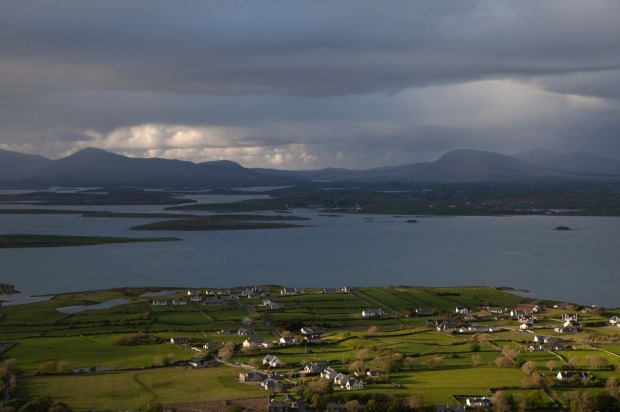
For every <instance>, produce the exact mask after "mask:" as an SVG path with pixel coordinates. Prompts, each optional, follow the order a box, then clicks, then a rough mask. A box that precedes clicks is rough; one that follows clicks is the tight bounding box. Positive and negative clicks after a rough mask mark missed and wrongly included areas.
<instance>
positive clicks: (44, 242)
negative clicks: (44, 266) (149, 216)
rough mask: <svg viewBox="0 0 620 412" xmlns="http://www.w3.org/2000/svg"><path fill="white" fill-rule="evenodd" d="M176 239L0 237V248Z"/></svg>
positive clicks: (171, 238) (52, 236) (170, 238)
mask: <svg viewBox="0 0 620 412" xmlns="http://www.w3.org/2000/svg"><path fill="white" fill-rule="evenodd" d="M173 240H181V239H179V238H176V237H153V238H132V237H107V236H57V235H22V234H17V235H0V248H24V247H61V246H92V245H104V244H108V243H136V242H169V241H173Z"/></svg>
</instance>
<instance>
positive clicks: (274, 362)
mask: <svg viewBox="0 0 620 412" xmlns="http://www.w3.org/2000/svg"><path fill="white" fill-rule="evenodd" d="M263 365H269V366H271V367H272V368H277V367H278V366H282V365H284V363H282V361H281V360H280V359H278V357H277V356H275V355H267V356H265V357H264V358H263Z"/></svg>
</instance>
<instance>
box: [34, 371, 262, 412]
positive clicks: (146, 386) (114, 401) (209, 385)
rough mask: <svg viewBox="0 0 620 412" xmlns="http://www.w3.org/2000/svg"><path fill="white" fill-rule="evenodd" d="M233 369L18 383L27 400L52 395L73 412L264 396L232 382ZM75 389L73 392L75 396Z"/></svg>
mask: <svg viewBox="0 0 620 412" xmlns="http://www.w3.org/2000/svg"><path fill="white" fill-rule="evenodd" d="M238 374H239V370H237V369H235V368H228V367H218V368H206V369H182V368H161V369H150V370H143V371H131V372H118V373H97V374H88V375H65V376H44V377H34V378H28V379H26V380H24V384H25V386H26V390H27V391H28V393H29V395H30V396H31V397H32V398H36V397H39V396H44V395H46V394H50V393H53V394H55V395H54V399H55V400H57V401H61V402H65V403H67V404H68V405H69V406H70V407H71V408H73V410H89V409H92V410H127V409H134V410H137V409H146V408H147V407H148V406H149V404H150V406H152V405H153V404H155V403H160V404H164V405H165V404H183V403H196V402H213V401H220V400H226V399H237V398H248V397H262V396H265V391H264V390H262V389H260V388H257V387H254V386H251V385H241V384H239V383H238V382H237V381H235V379H234V378H235V376H238ZM75 388H79V391H76V390H75Z"/></svg>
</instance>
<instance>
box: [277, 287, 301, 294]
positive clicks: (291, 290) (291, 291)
mask: <svg viewBox="0 0 620 412" xmlns="http://www.w3.org/2000/svg"><path fill="white" fill-rule="evenodd" d="M296 294H297V289H294V288H282V290H280V295H296Z"/></svg>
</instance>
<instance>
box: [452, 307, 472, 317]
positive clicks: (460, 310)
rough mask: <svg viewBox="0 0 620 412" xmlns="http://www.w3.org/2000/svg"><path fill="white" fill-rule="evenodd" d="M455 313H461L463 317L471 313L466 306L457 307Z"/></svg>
mask: <svg viewBox="0 0 620 412" xmlns="http://www.w3.org/2000/svg"><path fill="white" fill-rule="evenodd" d="M455 312H456V313H460V314H461V315H466V314H468V313H469V309H468V308H466V307H465V306H457V307H456V310H455Z"/></svg>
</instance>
